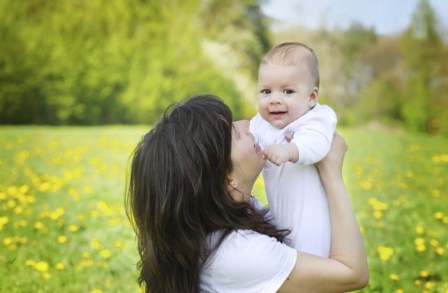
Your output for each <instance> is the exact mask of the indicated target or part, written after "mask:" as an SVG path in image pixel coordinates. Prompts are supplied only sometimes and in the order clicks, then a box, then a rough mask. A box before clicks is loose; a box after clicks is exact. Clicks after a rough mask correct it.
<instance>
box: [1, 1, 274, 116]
mask: <svg viewBox="0 0 448 293" xmlns="http://www.w3.org/2000/svg"><path fill="white" fill-rule="evenodd" d="M203 4H204V3H203V1H199V0H190V1H181V0H170V1H163V2H161V1H138V0H131V1H120V0H117V1H113V2H110V1H104V0H93V1H63V2H45V1H37V0H34V1H32V0H29V1H19V2H16V1H13V2H11V1H6V0H0V8H1V10H0V18H2V22H1V23H0V32H2V42H1V43H0V52H1V54H0V84H1V87H0V106H1V107H0V123H3V124H4V123H14V124H16V123H38V124H40V123H43V124H108V123H136V122H140V123H141V122H150V121H154V120H156V119H157V118H158V117H159V116H160V115H161V113H162V111H163V110H164V109H165V108H166V106H168V105H169V104H172V103H175V102H178V101H180V100H183V99H184V98H185V97H186V96H190V95H193V94H197V93H214V94H217V95H219V96H221V97H222V98H223V99H224V100H226V101H227V102H228V103H229V104H230V105H232V106H234V108H235V110H236V113H235V114H236V116H237V117H239V116H241V115H242V113H243V112H244V110H243V109H244V108H245V107H247V102H245V101H244V100H243V99H241V94H240V91H238V90H237V89H236V86H235V81H233V80H231V79H230V78H228V77H226V76H224V75H223V73H222V71H221V69H220V68H219V67H217V66H215V64H214V60H211V59H210V58H209V56H208V55H207V54H206V53H204V50H203V48H202V44H203V43H202V41H203V39H204V36H205V35H207V33H206V31H205V29H206V28H207V27H206V23H205V22H203V21H202V19H203V18H204V17H203V16H204V15H210V13H209V11H208V10H207V9H206V10H204V5H203ZM235 4H238V5H234V7H233V8H232V10H231V11H229V15H233V14H232V13H238V15H244V14H245V13H246V12H247V11H249V10H254V11H258V12H259V7H258V3H257V2H256V1H247V2H246V3H243V4H240V3H239V2H238V1H235ZM253 15H254V17H248V18H245V20H244V21H243V22H242V23H241V24H233V23H232V25H229V26H228V27H233V28H234V31H238V34H235V35H234V36H235V37H239V36H240V37H241V39H240V40H239V41H238V44H239V45H238V46H235V47H232V51H234V52H239V53H238V54H239V55H240V56H242V57H249V58H241V60H251V61H250V62H249V61H248V62H246V63H245V64H244V66H245V68H247V69H248V72H247V73H246V75H247V76H251V75H250V74H252V73H253V72H255V71H256V63H257V61H256V59H257V58H258V57H259V56H260V55H261V54H262V52H263V51H264V49H265V48H266V46H265V47H260V44H265V43H266V42H267V41H266V36H265V33H266V32H265V31H263V30H262V29H260V28H262V26H261V23H262V20H261V18H262V17H261V14H260V13H258V14H257V13H253ZM216 19H217V18H216ZM234 20H235V19H227V20H226V21H225V22H224V24H223V26H226V22H227V21H229V22H231V21H234ZM258 23H260V24H258ZM234 31H232V34H233V32H234ZM209 37H210V38H213V37H215V36H214V35H211V36H209ZM222 37H223V36H221V35H219V36H216V38H218V41H220V39H221V38H222ZM229 39H231V38H229ZM243 39H244V40H243ZM234 44H235V43H232V44H231V45H232V46H233V45H234ZM250 78H253V76H252V77H250Z"/></svg>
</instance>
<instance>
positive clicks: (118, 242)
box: [115, 240, 124, 248]
mask: <svg viewBox="0 0 448 293" xmlns="http://www.w3.org/2000/svg"><path fill="white" fill-rule="evenodd" d="M123 246H124V244H123V241H121V240H117V241H115V247H116V248H122V247H123Z"/></svg>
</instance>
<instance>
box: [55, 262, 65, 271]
mask: <svg viewBox="0 0 448 293" xmlns="http://www.w3.org/2000/svg"><path fill="white" fill-rule="evenodd" d="M56 268H57V269H58V270H63V269H64V268H65V265H64V264H63V263H62V262H58V263H57V264H56Z"/></svg>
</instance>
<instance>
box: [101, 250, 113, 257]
mask: <svg viewBox="0 0 448 293" xmlns="http://www.w3.org/2000/svg"><path fill="white" fill-rule="evenodd" d="M100 256H101V257H102V258H109V257H110V256H111V253H110V251H109V250H107V249H102V250H101V251H100Z"/></svg>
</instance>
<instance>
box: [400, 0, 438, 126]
mask: <svg viewBox="0 0 448 293" xmlns="http://www.w3.org/2000/svg"><path fill="white" fill-rule="evenodd" d="M402 46H403V53H404V56H403V57H404V64H403V67H404V72H405V91H404V96H403V100H402V107H401V113H402V115H403V118H404V121H405V123H406V125H407V126H408V127H409V128H410V129H413V130H416V131H425V132H429V133H434V132H436V131H437V130H438V127H439V126H438V123H437V122H436V121H438V120H439V119H440V117H438V116H439V115H440V113H437V112H438V111H437V109H438V107H441V106H443V105H445V106H446V95H444V93H442V92H440V89H442V88H444V89H446V80H445V81H443V78H442V77H441V76H439V74H440V73H441V72H440V69H439V68H440V64H443V63H444V62H445V63H446V61H443V60H446V56H443V55H444V54H443V52H444V48H443V47H444V45H443V42H442V39H441V37H440V36H439V34H438V31H437V19H436V16H435V13H434V10H433V9H432V7H431V6H430V4H429V2H428V1H427V0H420V1H419V2H418V4H417V7H416V10H415V12H414V15H413V18H412V22H411V26H410V27H409V29H408V30H407V31H406V32H405V34H404V36H403V40H402ZM444 83H445V84H444ZM444 119H446V117H445V118H444ZM442 120H443V119H442Z"/></svg>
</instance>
